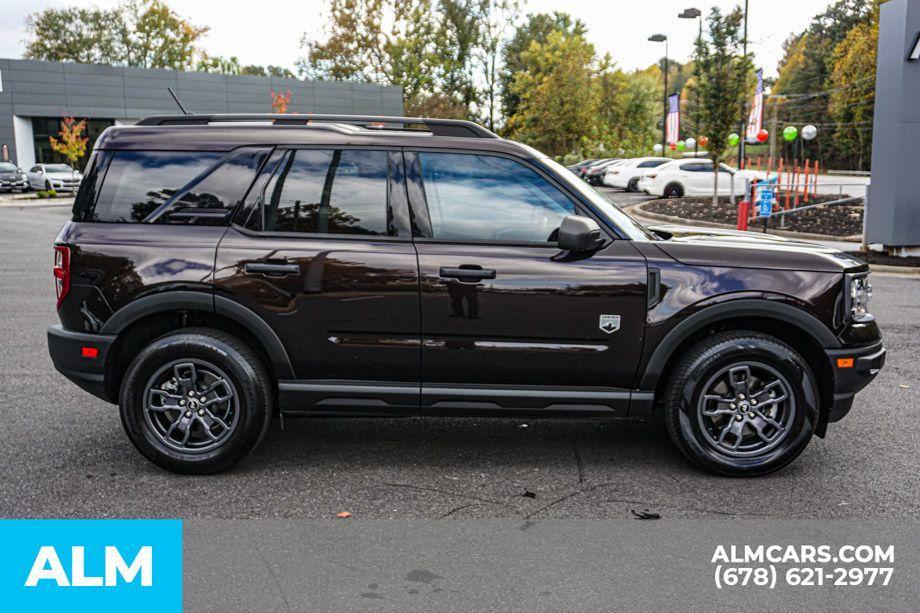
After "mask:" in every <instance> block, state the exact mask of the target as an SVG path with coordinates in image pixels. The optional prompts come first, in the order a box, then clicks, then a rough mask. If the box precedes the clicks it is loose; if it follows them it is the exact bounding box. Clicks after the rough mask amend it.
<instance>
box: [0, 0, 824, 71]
mask: <svg viewBox="0 0 920 613" xmlns="http://www.w3.org/2000/svg"><path fill="white" fill-rule="evenodd" d="M741 1H743V0H741ZM168 3H169V5H170V6H171V7H172V8H173V9H174V10H175V11H176V12H178V13H179V14H180V15H182V16H184V17H186V18H188V19H190V20H191V21H192V22H193V23H195V24H196V25H207V26H210V28H211V31H210V32H209V33H208V34H207V37H206V38H205V39H204V48H205V50H206V51H207V52H208V53H210V54H211V55H226V56H229V55H235V56H237V57H238V58H239V59H240V62H241V63H243V64H279V65H282V66H287V67H290V68H293V67H294V62H295V61H296V59H297V58H298V57H300V56H301V55H302V52H301V49H300V39H301V36H302V34H303V33H304V32H305V31H306V32H310V33H312V34H317V33H319V31H320V29H321V26H322V22H323V19H322V17H321V13H323V12H324V11H325V9H326V5H327V2H326V0H296V1H289V0H275V1H274V2H265V3H264V4H260V3H253V2H239V1H234V0H223V1H221V0H168ZM737 3H738V0H735V1H730V0H728V1H721V0H719V1H713V0H706V1H705V2H699V1H698V0H642V1H638V2H637V1H633V0H579V1H577V2H560V1H558V0H529V1H528V2H526V4H524V10H525V11H526V12H541V11H542V12H548V11H554V10H556V11H565V12H568V13H571V14H572V15H575V16H576V17H579V18H581V19H582V20H583V21H584V22H585V23H587V24H588V28H589V31H588V36H589V38H590V40H591V42H593V43H594V44H595V46H596V47H597V48H598V50H600V51H601V52H604V51H607V52H610V54H611V56H613V59H614V60H615V61H616V62H617V64H618V65H619V66H620V67H621V68H624V69H634V68H644V67H646V66H648V65H650V64H652V63H654V62H655V61H656V59H657V58H659V57H661V54H662V51H663V49H662V47H663V45H661V44H660V43H650V42H648V41H647V40H646V39H647V38H648V36H649V35H650V34H653V33H656V32H662V33H664V34H666V35H668V37H669V38H670V39H671V40H670V49H671V51H670V53H671V55H672V57H674V58H676V59H678V60H682V61H683V60H686V59H687V57H688V55H689V54H690V52H691V51H692V46H693V39H694V38H695V37H696V32H697V25H696V21H695V20H684V19H678V18H677V14H678V13H679V12H680V11H681V10H682V9H685V8H689V7H694V8H698V9H701V10H703V11H704V13H708V12H709V9H710V8H711V7H712V6H719V7H720V8H723V9H730V8H731V7H732V6H735V5H736V4H737ZM829 3H830V2H829V0H750V5H751V6H750V29H749V33H750V41H751V47H750V48H751V51H753V53H754V54H755V56H756V58H755V63H756V64H757V65H758V66H763V67H764V68H765V69H766V70H765V72H766V74H767V75H775V73H776V64H777V62H778V60H779V59H780V57H781V56H782V42H783V40H785V38H786V37H787V36H788V35H789V34H790V33H791V32H797V31H800V30H802V29H803V28H804V27H805V26H806V25H807V24H808V22H809V20H810V19H811V17H812V16H813V15H815V14H817V13H819V12H821V11H823V10H824V8H825V7H826V6H827V5H828V4H829ZM115 4H118V2H117V0H95V1H83V0H0V57H7V58H18V57H21V56H22V51H23V47H24V45H23V42H22V41H23V40H24V39H25V38H26V35H25V18H26V16H27V15H28V14H29V13H32V12H35V11H39V10H41V9H43V8H46V7H52V6H54V7H59V6H69V5H82V6H93V5H95V6H99V7H110V6H113V5H115Z"/></svg>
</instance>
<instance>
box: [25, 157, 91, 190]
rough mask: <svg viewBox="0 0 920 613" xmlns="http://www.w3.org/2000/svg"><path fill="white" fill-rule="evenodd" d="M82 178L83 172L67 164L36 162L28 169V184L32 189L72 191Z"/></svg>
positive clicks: (78, 185)
mask: <svg viewBox="0 0 920 613" xmlns="http://www.w3.org/2000/svg"><path fill="white" fill-rule="evenodd" d="M82 180H83V173H81V172H80V171H79V170H75V169H73V168H71V167H70V166H68V165H67V164H36V165H35V166H33V167H32V168H30V169H29V185H30V186H31V187H32V189H53V190H54V191H56V192H74V191H77V188H78V187H80V182H81V181H82Z"/></svg>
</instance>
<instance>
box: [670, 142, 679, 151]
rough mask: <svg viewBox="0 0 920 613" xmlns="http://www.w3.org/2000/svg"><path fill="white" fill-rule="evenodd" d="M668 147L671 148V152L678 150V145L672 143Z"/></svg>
mask: <svg viewBox="0 0 920 613" xmlns="http://www.w3.org/2000/svg"><path fill="white" fill-rule="evenodd" d="M668 147H670V148H671V151H674V150H675V149H677V143H671V144H670V145H668Z"/></svg>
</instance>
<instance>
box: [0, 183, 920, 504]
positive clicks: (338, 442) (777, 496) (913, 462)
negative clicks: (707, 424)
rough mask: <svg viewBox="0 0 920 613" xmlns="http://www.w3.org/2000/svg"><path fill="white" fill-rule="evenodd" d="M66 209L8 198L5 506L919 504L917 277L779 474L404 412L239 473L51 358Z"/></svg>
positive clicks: (263, 455) (651, 438)
mask: <svg viewBox="0 0 920 613" xmlns="http://www.w3.org/2000/svg"><path fill="white" fill-rule="evenodd" d="M630 197H631V196H630ZM68 215H69V211H67V210H66V209H62V208H55V209H50V208H42V209H32V210H22V209H9V208H7V209H0V313H2V318H0V349H2V353H3V359H4V364H5V365H4V367H3V368H2V371H0V419H2V427H0V454H2V457H0V460H2V462H0V467H2V468H0V471H2V478H0V516H3V517H72V516H78V517H182V518H199V517H203V518H210V517H215V518H218V517H219V518H248V517H294V518H328V517H334V516H335V515H336V513H338V512H340V511H348V512H350V513H352V514H353V516H354V517H361V518H424V519H437V518H496V517H502V518H520V519H524V518H529V519H542V518H551V517H557V518H558V517H566V518H572V517H575V518H629V517H632V512H631V511H632V510H636V511H643V510H645V509H648V510H649V511H652V512H655V513H658V514H660V515H661V516H662V517H665V518H676V517H724V516H737V517H750V518H758V517H775V518H783V517H795V518H857V517H865V518H903V517H913V518H916V517H920V471H918V470H917V466H918V456H920V419H918V417H917V406H918V405H920V377H918V373H920V363H918V360H917V356H918V355H920V277H914V278H912V279H911V278H902V277H896V276H884V275H876V276H875V279H874V285H875V296H874V299H873V301H874V306H873V310H874V311H875V313H876V315H877V316H878V318H879V320H880V322H881V325H882V329H883V332H884V335H885V340H886V344H887V346H888V349H889V358H888V365H887V366H886V368H885V369H884V370H883V371H882V373H881V374H880V375H879V377H878V379H877V380H876V382H875V383H874V384H873V385H872V386H871V387H870V388H869V389H868V390H866V391H864V392H863V393H861V394H860V395H859V396H858V397H857V400H856V405H855V407H854V409H853V411H852V413H851V414H850V416H849V417H848V418H847V419H846V420H845V421H843V422H842V423H840V424H837V425H835V426H832V428H831V430H830V432H829V436H828V438H827V439H826V440H820V439H815V440H814V441H813V442H812V443H811V444H810V445H809V447H808V449H807V450H806V451H805V453H804V454H803V455H802V456H801V457H800V458H799V459H798V461H796V462H795V463H794V464H793V465H792V466H791V467H789V468H787V469H786V470H784V471H782V472H780V473H779V474H775V475H772V476H769V477H765V478H760V479H749V480H739V479H726V478H719V477H713V476H709V475H706V474H703V473H700V472H698V471H697V470H695V469H693V468H691V467H690V466H689V465H688V464H687V463H686V462H685V461H684V460H683V459H682V457H681V456H680V455H679V454H678V452H677V451H676V450H675V449H673V448H672V446H671V444H670V442H669V440H668V438H667V435H666V434H665V433H664V431H663V430H662V429H659V428H658V427H655V426H652V425H648V424H636V423H627V422H608V421H594V420H590V421H563V420H520V419H510V420H488V419H472V418H457V419H450V418H406V419H393V420H386V419H310V420H287V422H286V428H285V430H284V431H281V430H280V429H279V428H278V427H277V426H273V428H272V430H271V431H270V433H269V435H268V437H267V438H266V440H265V441H264V442H263V444H262V445H261V447H260V448H259V449H258V450H257V451H256V452H255V453H254V454H253V455H252V456H251V457H250V458H249V459H248V460H247V461H246V462H245V463H244V464H242V465H240V466H239V467H238V468H237V469H236V470H235V471H233V472H231V473H229V474H225V475H220V476H212V477H197V478H192V477H180V476H175V475H171V474H169V473H166V472H164V471H162V470H160V469H158V468H157V467H155V466H153V465H152V464H150V463H148V462H147V461H146V460H144V459H143V458H142V457H141V456H140V455H139V454H138V453H137V452H136V451H135V450H134V448H133V447H132V446H131V444H130V442H129V441H128V439H127V438H126V437H125V435H124V434H123V432H122V428H121V423H120V421H119V418H118V413H117V409H116V407H114V406H112V405H108V404H105V403H104V402H101V401H99V400H96V399H95V398H93V397H91V396H90V395H89V394H86V393H84V392H83V391H81V390H79V389H78V388H77V387H76V386H74V385H72V384H70V383H69V382H68V381H66V380H65V379H64V378H63V377H62V376H60V375H58V374H57V373H56V372H55V371H54V369H53V367H52V365H51V361H50V358H49V357H48V354H47V349H46V344H45V330H46V328H47V327H48V326H49V325H50V324H52V323H54V322H55V321H56V316H55V313H54V290H53V285H52V279H51V248H50V246H51V242H52V240H53V238H54V236H55V235H56V233H57V231H58V229H59V228H60V226H61V225H62V224H63V223H64V221H65V220H66V219H67V216H68ZM525 493H530V494H528V495H526V496H525V495H524V494H525ZM531 494H532V495H531Z"/></svg>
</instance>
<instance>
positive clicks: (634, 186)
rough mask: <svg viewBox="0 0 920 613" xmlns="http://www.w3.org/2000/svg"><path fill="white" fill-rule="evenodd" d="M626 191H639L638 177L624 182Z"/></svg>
mask: <svg viewBox="0 0 920 613" xmlns="http://www.w3.org/2000/svg"><path fill="white" fill-rule="evenodd" d="M626 191H628V192H637V191H639V179H637V178H633V179H630V180H629V183H627V184H626Z"/></svg>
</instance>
